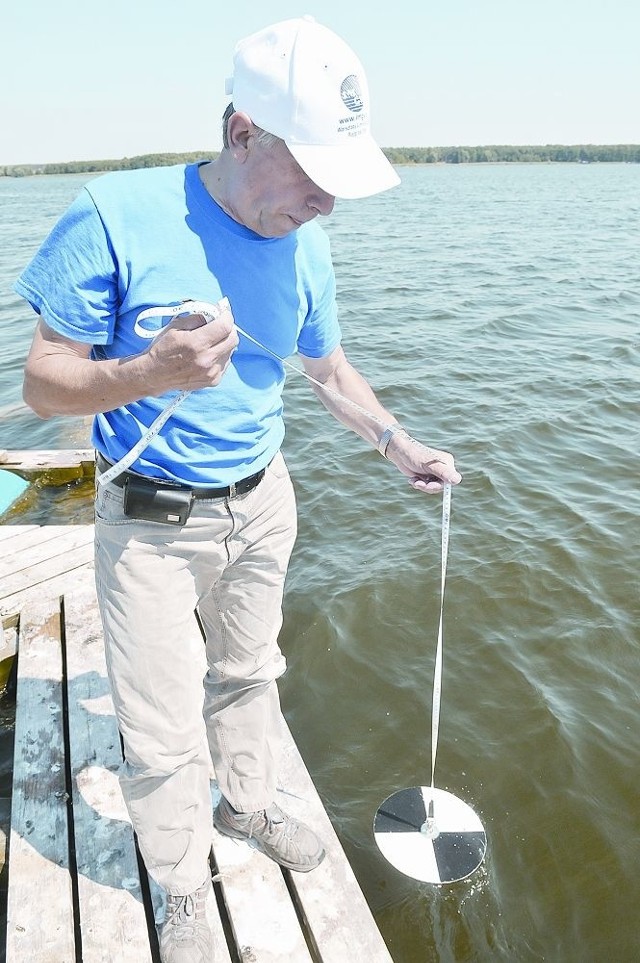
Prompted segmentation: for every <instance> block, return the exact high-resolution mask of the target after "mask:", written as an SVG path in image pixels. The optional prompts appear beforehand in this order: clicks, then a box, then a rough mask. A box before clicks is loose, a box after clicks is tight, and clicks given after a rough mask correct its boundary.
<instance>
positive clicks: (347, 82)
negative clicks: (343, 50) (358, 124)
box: [340, 74, 364, 114]
mask: <svg viewBox="0 0 640 963" xmlns="http://www.w3.org/2000/svg"><path fill="white" fill-rule="evenodd" d="M340 96H341V97H342V100H343V103H344V104H346V106H347V107H348V108H349V110H351V111H353V113H355V114H357V113H358V112H359V111H361V110H362V109H363V107H364V102H363V100H362V94H361V93H360V84H359V83H358V78H357V77H356V75H355V74H349V76H348V77H345V78H344V80H343V81H342V84H341V85H340Z"/></svg>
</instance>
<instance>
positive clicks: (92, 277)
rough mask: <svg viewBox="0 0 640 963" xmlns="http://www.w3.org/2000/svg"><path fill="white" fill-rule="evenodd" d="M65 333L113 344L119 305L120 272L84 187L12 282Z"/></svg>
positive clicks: (70, 335) (22, 294)
mask: <svg viewBox="0 0 640 963" xmlns="http://www.w3.org/2000/svg"><path fill="white" fill-rule="evenodd" d="M14 290H15V292H16V293H17V294H19V295H21V297H23V298H25V299H26V300H27V301H28V302H29V303H30V304H31V306H32V307H33V308H34V310H35V311H36V312H37V313H38V314H39V315H40V316H41V317H42V319H43V320H44V321H45V322H46V323H47V324H48V325H49V327H51V328H53V330H54V331H56V332H57V333H58V334H61V335H63V337H67V338H71V339H72V340H73V341H81V342H84V343H87V344H109V343H110V342H111V341H112V339H113V327H114V322H115V315H116V308H117V304H118V271H117V266H116V264H115V258H114V256H113V252H112V250H111V246H110V244H109V240H108V238H107V235H106V233H105V229H104V226H103V223H102V220H101V218H100V215H99V213H98V211H97V210H96V207H95V204H94V202H93V200H92V198H91V196H90V195H89V193H88V191H87V190H83V191H82V192H81V193H80V194H79V196H78V197H77V198H76V200H75V201H74V202H73V203H72V205H71V206H70V207H69V208H68V210H67V211H66V213H65V214H63V216H62V217H61V218H60V220H59V221H58V223H57V224H56V225H55V227H54V228H53V230H52V231H51V233H50V234H49V236H48V237H47V238H46V240H45V241H44V243H43V244H42V246H41V248H40V250H39V251H38V252H37V254H36V255H35V257H34V258H33V260H32V261H31V262H30V263H29V264H28V265H27V267H26V268H25V270H24V271H23V273H22V274H21V275H20V277H19V278H18V280H17V281H16V282H15V284H14Z"/></svg>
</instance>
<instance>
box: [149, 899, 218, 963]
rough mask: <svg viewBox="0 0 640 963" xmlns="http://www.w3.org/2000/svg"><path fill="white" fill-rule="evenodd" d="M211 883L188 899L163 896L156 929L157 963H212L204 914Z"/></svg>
mask: <svg viewBox="0 0 640 963" xmlns="http://www.w3.org/2000/svg"><path fill="white" fill-rule="evenodd" d="M210 889H211V882H210V880H207V881H206V883H204V885H202V886H201V887H200V889H197V890H196V891H195V892H194V893H189V895H188V896H170V895H169V894H167V908H166V910H165V914H164V923H163V924H162V926H161V927H160V930H159V943H160V960H161V963H213V934H212V932H211V927H210V926H209V923H208V921H207V915H206V911H205V907H206V901H207V896H208V895H209V890H210Z"/></svg>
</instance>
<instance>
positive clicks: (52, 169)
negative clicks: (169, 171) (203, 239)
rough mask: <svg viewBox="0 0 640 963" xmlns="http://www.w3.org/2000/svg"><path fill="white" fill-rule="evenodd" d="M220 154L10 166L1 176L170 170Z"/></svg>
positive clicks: (147, 156)
mask: <svg viewBox="0 0 640 963" xmlns="http://www.w3.org/2000/svg"><path fill="white" fill-rule="evenodd" d="M217 156H218V152H217V151H191V152H189V153H186V154H140V155H139V156H138V157H122V158H120V160H94V161H61V162H60V163H57V164H8V165H5V166H1V165H0V176H2V175H4V176H5V177H29V176H30V175H32V174H93V173H98V174H99V173H101V172H102V171H127V170H138V169H139V168H141V167H168V166H169V165H170V164H191V163H193V162H194V161H199V160H210V159H213V158H214V157H217Z"/></svg>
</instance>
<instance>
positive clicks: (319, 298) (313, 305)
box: [297, 242, 342, 358]
mask: <svg viewBox="0 0 640 963" xmlns="http://www.w3.org/2000/svg"><path fill="white" fill-rule="evenodd" d="M313 253H314V257H313V258H312V259H310V260H309V262H307V265H306V266H307V271H308V273H307V275H306V276H307V280H308V282H309V283H308V288H307V290H306V292H305V294H306V298H307V303H308V305H309V313H308V315H307V318H306V320H305V323H304V324H303V326H302V330H301V331H300V334H299V335H298V345H297V347H298V351H299V352H300V354H303V355H305V356H306V357H307V358H325V357H326V356H327V355H328V354H331V352H332V351H333V350H334V349H335V348H337V347H338V345H339V344H340V342H341V340H342V331H341V330H340V323H339V321H338V307H337V304H336V278H335V273H334V270H333V265H332V263H331V258H330V254H329V247H328V242H325V243H323V246H322V249H321V255H322V256H321V257H318V251H317V248H316V250H314V252H313Z"/></svg>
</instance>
